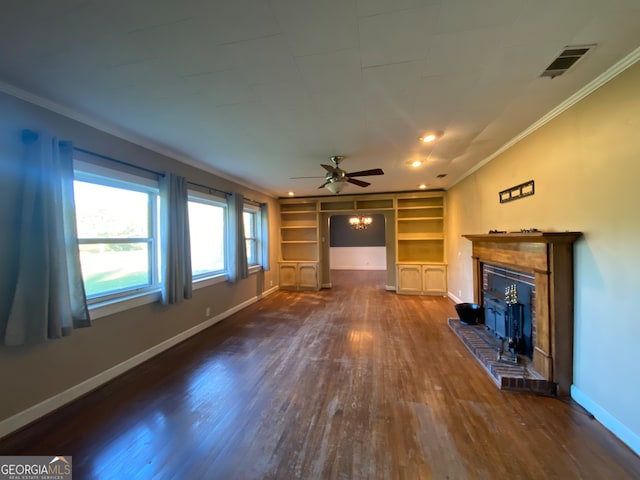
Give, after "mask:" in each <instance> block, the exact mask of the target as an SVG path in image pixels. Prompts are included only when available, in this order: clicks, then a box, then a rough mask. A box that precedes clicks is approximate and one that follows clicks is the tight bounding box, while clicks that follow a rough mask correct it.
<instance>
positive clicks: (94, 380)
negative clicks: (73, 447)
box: [0, 286, 278, 439]
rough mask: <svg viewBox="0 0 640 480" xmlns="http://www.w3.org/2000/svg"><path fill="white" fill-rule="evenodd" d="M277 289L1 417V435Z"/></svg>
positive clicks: (267, 291) (73, 398)
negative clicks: (20, 410)
mask: <svg viewBox="0 0 640 480" xmlns="http://www.w3.org/2000/svg"><path fill="white" fill-rule="evenodd" d="M277 290H278V286H276V287H273V288H270V289H269V290H266V291H265V292H263V293H262V295H260V296H256V297H253V298H251V299H249V300H247V301H245V302H242V303H240V304H239V305H236V306H235V307H233V308H230V309H229V310H226V311H224V312H222V313H220V314H218V315H216V316H215V317H211V318H209V319H207V320H206V321H204V322H202V323H200V324H198V325H196V326H195V327H192V328H190V329H188V330H185V331H184V332H182V333H179V334H178V335H176V336H175V337H172V338H169V339H168V340H165V341H164V342H162V343H159V344H158V345H155V346H153V347H151V348H150V349H148V350H145V351H144V352H141V353H139V354H138V355H135V356H133V357H131V358H130V359H128V360H125V361H124V362H122V363H120V364H118V365H115V366H114V367H111V368H109V369H107V370H105V371H104V372H101V373H99V374H98V375H96V376H94V377H91V378H89V379H87V380H85V381H84V382H81V383H79V384H77V385H74V386H73V387H71V388H69V389H67V390H65V391H64V392H61V393H58V394H57V395H54V396H53V397H50V398H47V399H46V400H44V401H42V402H40V403H38V404H36V405H33V406H32V407H29V408H27V409H26V410H23V411H22V412H20V413H17V414H15V415H13V416H11V417H9V418H6V419H4V420H2V421H0V439H1V438H3V437H5V436H7V435H9V434H10V433H12V432H15V431H16V430H18V429H20V428H22V427H24V426H26V425H28V424H30V423H31V422H33V421H35V420H37V419H39V418H40V417H43V416H45V415H47V414H49V413H51V412H53V411H54V410H57V409H58V408H60V407H62V406H64V405H65V404H67V403H69V402H72V401H73V400H76V399H77V398H80V397H81V396H83V395H86V394H87V393H89V392H91V391H92V390H95V389H96V388H98V387H100V386H101V385H104V384H105V383H107V382H109V381H110V380H113V379H114V378H116V377H117V376H119V375H122V374H123V373H125V372H126V371H128V370H131V369H132V368H134V367H137V366H138V365H140V364H141V363H143V362H146V361H147V360H149V359H151V358H153V357H155V356H156V355H158V354H160V353H162V352H164V351H165V350H168V349H169V348H171V347H173V346H175V345H177V344H178V343H180V342H183V341H184V340H186V339H188V338H189V337H192V336H194V335H196V334H197V333H200V332H201V331H202V330H204V329H206V328H209V327H210V326H212V325H215V324H216V323H218V322H219V321H221V320H224V319H225V318H227V317H229V316H231V315H233V314H234V313H236V312H239V311H240V310H242V309H243V308H246V307H248V306H249V305H251V304H254V303H256V302H257V301H258V300H259V299H261V298H264V297H266V296H267V295H270V294H272V293H274V292H276V291H277Z"/></svg>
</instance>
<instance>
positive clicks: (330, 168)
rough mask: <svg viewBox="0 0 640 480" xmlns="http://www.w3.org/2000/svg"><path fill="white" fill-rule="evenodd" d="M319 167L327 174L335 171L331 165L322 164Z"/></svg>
mask: <svg viewBox="0 0 640 480" xmlns="http://www.w3.org/2000/svg"><path fill="white" fill-rule="evenodd" d="M320 166H321V167H322V168H324V169H325V170H326V171H327V172H333V171H334V170H335V169H336V167H334V166H333V165H325V164H324V163H321V164H320Z"/></svg>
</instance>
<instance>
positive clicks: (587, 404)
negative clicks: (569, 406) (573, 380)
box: [571, 385, 640, 455]
mask: <svg viewBox="0 0 640 480" xmlns="http://www.w3.org/2000/svg"><path fill="white" fill-rule="evenodd" d="M571 398H573V399H574V400H575V401H576V402H577V403H579V404H580V405H581V406H582V407H584V409H585V410H586V411H587V412H589V413H590V414H591V415H593V416H594V417H595V418H596V420H598V422H600V423H601V424H602V425H604V427H605V428H606V429H607V430H609V431H610V432H611V433H613V434H614V435H615V436H616V437H618V438H619V439H620V440H621V441H622V442H623V443H625V444H626V445H627V446H628V447H629V448H630V449H631V450H633V451H634V452H635V453H636V454H637V455H640V435H638V434H637V433H635V432H632V431H631V430H629V428H628V427H626V426H625V425H623V424H622V423H621V422H620V420H618V419H617V418H615V417H614V416H613V415H611V414H610V413H609V412H607V411H606V410H605V409H604V408H602V407H601V406H600V405H598V404H597V403H596V402H594V401H593V400H592V399H591V398H590V397H589V396H587V395H586V394H585V393H584V392H583V391H582V390H580V389H579V388H578V387H576V386H575V385H571Z"/></svg>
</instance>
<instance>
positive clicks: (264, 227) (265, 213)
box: [260, 203, 269, 271]
mask: <svg viewBox="0 0 640 480" xmlns="http://www.w3.org/2000/svg"><path fill="white" fill-rule="evenodd" d="M260 223H261V225H260V227H261V231H260V240H261V242H262V243H261V245H260V247H261V248H260V249H261V256H260V258H261V259H262V269H263V270H265V271H268V270H269V206H268V205H267V204H266V203H261V204H260Z"/></svg>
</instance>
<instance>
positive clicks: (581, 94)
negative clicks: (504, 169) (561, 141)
mask: <svg viewBox="0 0 640 480" xmlns="http://www.w3.org/2000/svg"><path fill="white" fill-rule="evenodd" d="M638 60H640V47H638V48H636V49H635V50H634V51H633V52H631V53H630V54H629V55H627V56H626V57H624V58H623V59H622V60H620V61H619V62H617V63H615V64H614V65H613V66H612V67H610V68H609V69H607V70H606V71H605V72H604V73H602V74H601V75H599V76H598V77H596V78H595V79H594V80H592V81H591V82H589V83H588V84H586V85H585V86H584V87H582V88H581V89H580V90H578V91H577V92H576V93H574V94H573V95H571V96H570V97H569V98H567V99H566V100H565V101H564V102H562V103H561V104H559V105H558V106H557V107H555V108H554V109H552V110H551V111H549V112H548V113H547V114H545V115H544V116H542V117H541V118H539V119H538V120H537V121H536V122H534V123H533V124H531V125H530V126H529V127H527V128H526V129H524V130H523V131H522V132H520V133H519V134H518V135H516V136H515V137H513V138H512V139H511V140H509V141H508V142H507V143H505V144H504V145H502V146H501V147H500V148H499V149H498V150H496V151H495V152H493V153H492V154H491V155H489V156H488V157H486V158H485V159H484V160H482V161H481V162H479V163H477V164H476V165H474V166H473V168H471V169H469V170H468V171H467V172H466V173H464V174H463V175H462V176H460V177H459V178H458V179H457V180H456V181H455V182H454V183H453V184H452V185H451V187H449V189H450V188H452V187H454V186H455V185H457V184H458V183H460V182H461V181H462V180H464V179H465V178H467V177H468V176H469V175H471V174H472V173H474V172H476V171H478V170H479V169H480V168H482V167H483V166H485V165H486V164H487V163H489V162H490V161H491V160H493V159H494V158H496V157H497V156H498V155H500V154H502V153H504V152H505V151H506V150H508V149H510V148H511V147H513V146H514V145H515V144H516V143H518V142H519V141H520V140H522V139H524V138H525V137H527V136H529V135H531V134H532V133H533V132H535V131H536V130H538V129H539V128H540V127H542V126H543V125H546V124H547V123H549V122H550V121H551V120H553V119H554V118H556V117H557V116H558V115H560V114H561V113H563V112H565V111H566V110H568V109H569V108H571V107H572V106H574V105H575V104H576V103H578V102H579V101H581V100H582V99H583V98H585V97H586V96H588V95H590V94H592V93H593V92H595V91H596V90H597V89H599V88H600V87H602V86H603V85H605V84H606V83H607V82H609V81H610V80H612V79H614V78H615V77H617V76H618V75H620V74H621V73H622V72H624V71H625V70H626V69H627V68H629V67H631V66H632V65H634V64H635V63H636V62H637V61H638Z"/></svg>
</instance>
